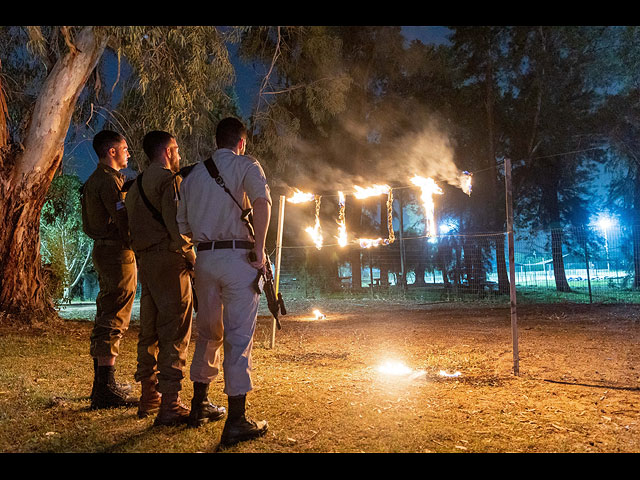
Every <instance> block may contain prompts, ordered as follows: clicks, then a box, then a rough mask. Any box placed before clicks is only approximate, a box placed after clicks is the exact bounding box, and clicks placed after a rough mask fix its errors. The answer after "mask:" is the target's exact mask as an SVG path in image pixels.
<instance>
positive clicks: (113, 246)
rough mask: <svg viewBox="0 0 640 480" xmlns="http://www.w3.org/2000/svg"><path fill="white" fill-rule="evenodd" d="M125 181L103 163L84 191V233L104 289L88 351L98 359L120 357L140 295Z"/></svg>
mask: <svg viewBox="0 0 640 480" xmlns="http://www.w3.org/2000/svg"><path fill="white" fill-rule="evenodd" d="M125 179H126V177H125V176H124V175H123V174H121V173H120V172H118V171H117V170H114V169H113V168H111V167H109V166H107V165H105V164H103V163H98V166H97V167H96V169H95V171H94V172H93V173H92V174H91V176H90V177H89V178H88V179H87V181H86V182H85V184H84V186H83V187H82V225H83V227H82V228H83V230H84V232H85V233H86V234H87V236H89V237H90V238H92V239H94V241H95V242H94V245H93V255H92V259H93V265H94V267H95V269H96V272H97V273H98V283H99V285H100V292H99V293H98V296H97V298H96V320H95V325H94V327H93V330H92V332H91V339H90V340H91V343H90V349H89V353H90V355H91V356H92V357H94V358H96V357H107V356H116V355H118V354H119V351H120V342H121V340H122V338H123V335H124V333H125V332H126V331H127V329H128V328H129V322H130V319H131V309H132V308H133V301H134V298H135V293H136V286H137V272H136V262H135V257H134V254H133V251H132V250H131V246H130V239H129V226H128V222H127V211H126V209H125V206H124V198H125V193H124V192H123V191H122V186H123V185H124V182H125Z"/></svg>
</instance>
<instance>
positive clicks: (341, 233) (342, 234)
mask: <svg viewBox="0 0 640 480" xmlns="http://www.w3.org/2000/svg"><path fill="white" fill-rule="evenodd" d="M344 204H345V198H344V193H342V192H338V236H337V237H336V238H337V239H338V245H340V246H341V247H344V246H345V245H347V226H346V224H345V221H344Z"/></svg>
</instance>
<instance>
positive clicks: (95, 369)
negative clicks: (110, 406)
mask: <svg viewBox="0 0 640 480" xmlns="http://www.w3.org/2000/svg"><path fill="white" fill-rule="evenodd" d="M97 383H98V359H97V358H94V359H93V386H92V387H91V397H90V398H91V400H92V401H93V396H94V395H95V393H96V385H97ZM116 385H118V388H119V389H120V390H122V391H123V392H124V393H126V394H129V393H131V391H132V390H133V388H132V387H131V384H129V383H119V382H116Z"/></svg>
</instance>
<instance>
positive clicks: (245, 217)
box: [203, 157, 255, 238]
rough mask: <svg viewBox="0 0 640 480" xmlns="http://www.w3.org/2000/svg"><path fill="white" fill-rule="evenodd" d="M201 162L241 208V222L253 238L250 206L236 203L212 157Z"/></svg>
mask: <svg viewBox="0 0 640 480" xmlns="http://www.w3.org/2000/svg"><path fill="white" fill-rule="evenodd" d="M203 163H204V166H205V167H207V171H208V172H209V175H211V178H213V179H214V180H215V181H216V183H217V184H218V185H220V186H221V187H222V188H224V191H225V192H227V194H229V196H230V197H231V200H233V202H234V203H235V204H236V205H237V206H238V208H239V209H240V210H242V214H241V216H240V218H241V220H242V222H243V223H244V224H245V225H246V227H247V229H248V230H249V235H251V238H255V232H254V229H253V209H251V208H247V209H243V208H242V205H240V204H239V203H238V201H237V200H236V199H235V197H234V196H233V194H232V193H231V192H230V191H229V189H228V188H227V186H226V185H225V184H224V180H223V179H222V177H221V176H220V172H219V171H218V167H216V164H215V162H214V161H213V158H211V157H209V158H207V159H206V160H205V161H204V162H203Z"/></svg>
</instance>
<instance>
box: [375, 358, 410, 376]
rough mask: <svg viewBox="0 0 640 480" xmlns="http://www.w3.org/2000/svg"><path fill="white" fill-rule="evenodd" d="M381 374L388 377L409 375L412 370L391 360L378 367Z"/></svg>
mask: <svg viewBox="0 0 640 480" xmlns="http://www.w3.org/2000/svg"><path fill="white" fill-rule="evenodd" d="M378 371H379V372H380V373H384V374H387V375H408V374H410V373H411V372H412V370H411V369H410V368H409V367H407V366H406V365H405V364H404V363H402V362H397V361H393V360H389V361H387V362H385V363H384V364H382V365H380V366H379V367H378Z"/></svg>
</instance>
